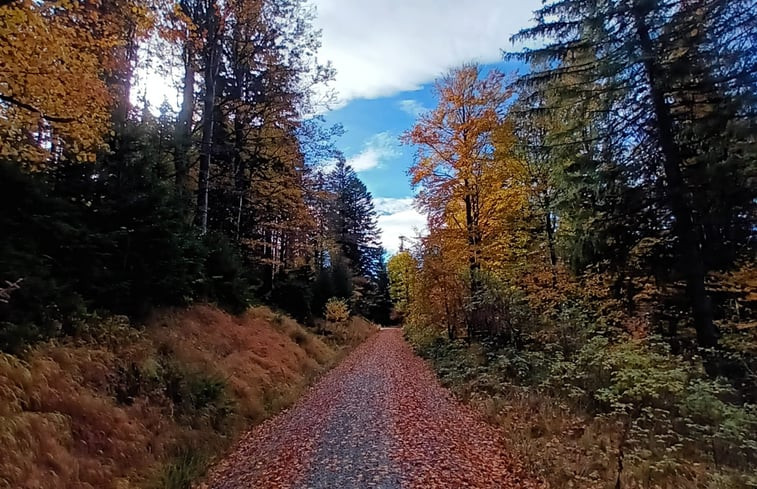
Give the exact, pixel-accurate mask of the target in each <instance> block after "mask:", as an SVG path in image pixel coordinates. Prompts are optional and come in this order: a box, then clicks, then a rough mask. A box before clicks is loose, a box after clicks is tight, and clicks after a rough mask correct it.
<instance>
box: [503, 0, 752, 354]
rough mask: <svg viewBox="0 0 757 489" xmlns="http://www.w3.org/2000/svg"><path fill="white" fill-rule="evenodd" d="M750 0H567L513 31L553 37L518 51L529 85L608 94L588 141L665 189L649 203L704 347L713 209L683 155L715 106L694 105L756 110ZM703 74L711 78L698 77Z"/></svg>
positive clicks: (572, 137) (575, 134) (580, 99)
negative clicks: (700, 202) (701, 200)
mask: <svg viewBox="0 0 757 489" xmlns="http://www.w3.org/2000/svg"><path fill="white" fill-rule="evenodd" d="M751 3H752V2H749V1H736V2H721V1H717V0H701V1H692V2H674V3H664V2H659V1H656V0H652V1H647V0H634V1H631V2H619V1H612V2H604V3H596V2H591V1H587V0H562V1H556V2H552V3H550V4H548V5H545V6H544V7H542V9H540V10H539V11H538V12H537V16H536V19H537V25H536V26H535V27H532V28H529V29H526V30H524V31H522V32H521V33H519V34H518V35H517V36H515V39H516V40H528V39H541V38H545V39H547V40H550V41H552V42H550V43H548V44H547V45H546V46H545V47H542V48H538V49H533V50H525V51H523V52H521V53H519V54H517V57H518V58H520V59H522V60H525V61H528V62H530V63H531V64H532V66H533V67H534V70H533V72H532V73H531V74H528V75H526V76H525V77H523V79H522V81H521V85H523V86H527V87H531V88H534V89H536V90H543V89H544V87H546V86H551V87H552V88H554V87H559V88H560V89H562V95H563V97H562V98H561V100H560V101H559V105H568V104H571V103H578V104H585V103H586V102H587V101H589V100H591V99H593V100H598V101H599V104H598V106H599V107H598V110H601V111H603V112H601V113H600V112H597V113H596V114H598V115H601V116H602V123H601V124H596V125H595V126H594V128H595V130H596V131H597V134H596V136H595V137H593V140H592V141H589V142H588V143H589V144H590V145H591V146H593V147H594V148H595V150H596V151H597V153H598V154H601V153H602V152H603V150H606V149H610V148H611V149H612V156H613V162H614V163H615V164H617V165H619V167H621V168H622V167H636V168H639V169H640V171H641V172H642V173H641V174H640V175H641V180H636V184H635V185H636V186H637V187H640V184H643V185H644V186H646V188H647V190H646V192H654V193H655V194H656V195H655V196H653V197H652V198H649V199H647V205H651V206H654V207H655V211H654V212H655V213H656V214H657V218H658V221H657V229H658V230H659V229H663V230H664V229H670V230H671V232H672V234H673V236H674V237H675V250H676V261H675V263H674V269H675V270H676V272H677V274H678V275H679V276H681V277H683V279H684V280H685V283H686V295H687V297H688V300H689V304H690V305H691V308H692V312H693V314H692V317H693V323H694V326H695V329H696V331H697V338H698V341H699V344H700V345H701V346H704V347H711V346H715V345H716V344H717V337H718V333H717V329H716V327H715V324H714V320H713V308H712V303H711V299H710V297H709V294H708V293H707V290H706V286H705V278H706V275H707V272H708V264H707V260H706V259H705V256H704V251H703V250H704V249H706V248H707V243H708V242H709V238H708V236H705V235H704V234H703V232H702V231H703V230H702V222H704V221H705V220H706V215H707V213H708V210H707V209H704V208H698V206H697V204H696V199H695V198H694V194H695V193H696V192H695V187H694V182H695V181H696V180H697V179H696V177H695V173H696V168H695V167H693V168H692V167H691V166H690V165H687V162H686V157H685V155H686V154H687V152H688V151H689V148H690V145H691V144H692V143H693V141H692V140H691V139H690V138H687V128H689V127H692V126H697V125H699V124H700V123H702V122H703V121H705V120H707V119H708V118H709V116H708V117H705V116H704V115H705V114H710V113H709V111H707V110H704V112H701V111H699V110H695V111H691V110H684V109H685V108H686V106H687V105H688V106H691V104H694V105H697V106H699V107H698V109H704V108H705V106H706V105H708V104H711V103H712V101H713V98H717V97H721V98H723V99H727V100H729V104H735V106H736V107H738V108H736V109H734V110H732V111H731V112H730V114H731V117H730V118H729V120H722V121H721V123H722V124H726V125H727V124H729V123H739V121H743V120H744V118H748V117H752V118H753V117H754V111H753V105H752V106H750V105H749V104H748V103H747V102H746V101H745V100H744V99H743V97H741V94H742V93H743V92H744V91H745V90H746V91H749V90H752V93H753V90H754V83H755V81H754V66H755V64H754V62H755V56H754V40H753V39H752V38H750V35H749V34H748V32H749V31H750V30H751V31H752V32H753V30H754V26H755V22H756V21H755V18H756V16H755V14H754V13H753V12H754V9H753V8H750V4H751ZM751 6H753V5H751ZM703 19H707V20H706V21H704V20H703ZM732 26H735V28H734V29H732V28H731V27H732ZM682 42H683V43H684V44H685V46H686V48H685V49H682V44H681V43H682ZM700 56H704V57H705V58H708V63H707V66H710V67H712V68H710V69H709V70H705V71H704V72H703V71H702V70H703V64H702V63H699V62H695V61H694V60H695V59H696V58H697V57H700ZM742 56H743V58H742ZM726 59H742V60H743V61H742V62H739V63H736V64H732V63H729V62H727V61H726ZM705 75H706V78H707V79H708V80H711V82H708V83H700V81H701V80H703V78H704V77H705ZM710 115H711V114H710ZM710 120H711V119H710ZM576 129H577V130H575V131H572V132H571V133H569V134H566V138H567V139H568V140H569V141H573V142H577V141H580V140H582V136H583V135H582V133H581V128H580V127H578V128H576ZM739 137H740V136H738V135H737V134H733V133H732V134H731V136H730V137H729V138H728V139H730V143H729V144H728V146H729V147H733V146H734V145H738V143H737V141H738V138H739ZM742 171H743V167H742ZM737 173H741V172H739V171H737ZM700 183H702V184H703V183H704V182H700ZM747 193H748V192H747ZM744 197H746V195H744ZM748 202H751V203H752V204H753V202H754V199H753V197H752V198H751V199H749V200H746V201H745V202H743V203H742V204H741V206H746V207H749V206H751V205H752V204H750V203H748ZM662 211H666V212H662Z"/></svg>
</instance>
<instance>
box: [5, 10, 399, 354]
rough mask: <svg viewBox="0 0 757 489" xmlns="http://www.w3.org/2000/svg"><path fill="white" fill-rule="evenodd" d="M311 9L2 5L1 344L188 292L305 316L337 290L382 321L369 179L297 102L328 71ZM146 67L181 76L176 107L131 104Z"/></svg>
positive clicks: (383, 297) (309, 107)
mask: <svg viewBox="0 0 757 489" xmlns="http://www.w3.org/2000/svg"><path fill="white" fill-rule="evenodd" d="M312 14H313V13H312V10H311V8H310V7H309V6H308V5H306V4H305V2H303V1H301V0H291V1H289V0H287V1H283V2H282V1H275V2H274V1H265V0H240V1H235V2H218V1H215V0H210V1H207V0H198V1H195V0H188V1H183V0H182V1H181V2H178V3H174V2H162V1H161V0H157V1H153V0H145V1H142V0H135V1H131V0H125V1H122V0H114V1H110V0H106V1H102V2H99V1H98V2H91V1H73V2H70V1H61V2H57V1H55V2H34V1H31V0H28V1H27V0H19V1H6V2H2V6H0V44H1V45H2V51H3V53H5V54H4V56H5V59H4V60H3V61H2V66H3V68H2V73H1V74H0V99H1V100H2V102H0V133H1V136H0V147H1V149H0V155H2V156H1V157H2V160H3V161H2V162H0V172H2V178H0V182H1V183H0V186H2V188H0V195H2V197H0V198H2V209H3V212H2V215H0V228H2V230H3V240H2V243H0V278H1V279H2V281H3V283H4V286H3V288H2V302H1V303H0V348H2V349H3V350H6V351H20V350H22V349H23V348H24V347H25V346H27V345H29V344H32V343H34V342H36V341H38V340H41V339H45V338H50V337H56V336H60V335H71V334H74V333H75V332H76V329H77V327H78V326H77V325H79V324H80V323H81V322H82V320H83V318H86V316H87V315H88V314H93V313H104V314H126V315H128V316H130V317H132V318H133V319H136V320H137V321H138V320H140V319H141V318H142V317H145V315H147V314H148V313H149V312H150V311H152V310H153V309H155V308H157V307H161V306H174V305H185V304H189V303H191V302H194V301H200V300H201V301H212V302H216V303H218V304H219V305H221V306H223V307H226V308H228V309H230V310H232V311H241V310H243V309H245V308H246V307H247V306H248V305H250V304H252V303H255V302H258V303H259V302H261V301H262V302H267V303H270V304H273V305H275V306H277V307H280V308H282V309H284V310H286V311H288V312H290V313H291V314H293V315H294V316H295V317H296V318H297V319H300V320H303V321H306V322H309V321H312V320H313V318H314V317H317V316H321V315H322V314H323V311H324V305H325V303H326V301H327V300H328V299H329V298H331V297H338V298H342V299H344V300H345V301H347V302H348V303H349V305H350V306H351V308H352V310H353V311H354V312H356V313H359V314H362V315H365V316H367V317H370V318H372V319H376V320H378V321H384V320H386V319H387V318H388V315H389V298H388V289H387V280H386V274H385V272H384V268H385V267H384V263H383V255H384V252H383V250H382V249H381V247H380V246H381V245H380V242H379V239H378V231H377V228H376V213H375V211H374V209H373V202H372V198H371V195H370V194H369V193H368V192H367V190H366V188H365V186H364V185H363V183H362V182H361V181H360V180H359V179H358V177H357V176H356V174H355V172H354V171H353V170H352V169H351V168H349V167H348V166H346V165H345V164H344V158H343V157H342V156H341V154H340V153H339V152H338V151H337V150H336V149H335V147H334V146H333V142H332V138H333V137H334V136H337V135H338V134H339V133H340V128H339V127H325V126H324V124H323V123H322V122H321V121H320V120H319V119H318V118H317V117H312V114H313V113H314V111H316V110H318V109H322V108H323V107H324V106H323V104H324V103H328V97H327V96H326V95H323V94H327V91H326V90H325V89H323V88H321V89H320V90H319V91H316V87H318V86H322V85H323V84H324V83H325V82H327V81H328V80H329V79H330V77H331V76H332V70H331V68H330V67H329V66H328V65H327V64H322V63H320V62H319V60H318V58H317V49H318V46H319V38H318V33H317V32H316V31H315V30H314V29H313V27H312V24H311V21H312ZM149 71H158V72H159V73H160V72H162V73H164V76H165V77H166V78H165V83H167V84H170V83H172V78H171V76H169V75H173V77H174V78H177V80H176V82H177V85H178V86H177V87H176V89H177V93H180V94H181V97H180V100H181V106H180V107H178V109H177V110H174V109H173V108H172V106H171V105H170V104H169V103H168V102H166V103H164V104H163V105H161V106H160V107H158V108H156V107H149V104H148V103H147V102H146V101H144V100H142V101H141V102H140V103H136V104H135V103H133V100H135V99H137V98H143V97H142V96H143V95H144V93H142V94H141V95H140V94H136V93H134V92H135V90H136V88H135V86H134V80H135V79H138V78H139V77H140V76H144V74H145V73H147V72H149ZM177 73H178V74H180V76H177ZM153 88H154V87H153ZM147 89H150V87H147V88H144V87H143V88H142V89H141V90H143V91H144V90H147ZM317 93H320V94H321V95H317ZM319 97H320V98H319ZM324 97H326V100H323V99H324Z"/></svg>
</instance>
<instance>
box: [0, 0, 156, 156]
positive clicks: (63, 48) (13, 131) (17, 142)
mask: <svg viewBox="0 0 757 489" xmlns="http://www.w3.org/2000/svg"><path fill="white" fill-rule="evenodd" d="M153 23H154V19H153V14H152V12H151V10H150V8H149V5H148V4H146V3H143V2H141V1H131V0H124V1H121V0H111V1H106V2H96V3H93V2H88V1H85V0H81V1H79V0H54V1H50V2H36V1H32V0H19V1H17V2H14V3H12V4H10V5H6V6H5V7H2V8H0V99H2V103H0V154H3V155H5V156H8V157H12V158H17V159H23V160H30V162H32V163H34V162H36V163H38V164H41V163H42V162H44V161H45V160H48V159H50V156H51V152H52V151H56V152H59V153H58V154H56V157H57V156H60V155H61V154H65V155H69V154H73V156H74V158H76V159H77V160H79V161H92V160H93V154H94V152H96V151H98V150H99V149H102V148H103V146H104V143H103V137H102V136H103V135H104V134H105V133H106V131H107V130H108V126H109V124H110V108H111V105H112V103H113V97H114V95H116V96H123V89H122V87H119V86H117V85H118V84H117V83H116V84H114V85H113V86H108V84H107V83H106V80H108V79H113V78H116V79H119V78H120V79H123V78H128V77H129V76H130V73H131V71H130V70H131V67H130V66H127V65H128V64H129V63H130V61H129V57H128V56H127V55H126V54H125V50H126V49H130V48H129V47H128V46H129V45H130V44H131V43H133V42H134V41H136V40H138V39H140V38H142V37H144V36H146V35H148V33H149V31H150V29H151V28H152V25H153ZM127 81H128V80H127Z"/></svg>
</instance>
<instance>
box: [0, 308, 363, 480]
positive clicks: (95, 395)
mask: <svg viewBox="0 0 757 489" xmlns="http://www.w3.org/2000/svg"><path fill="white" fill-rule="evenodd" d="M356 321H357V324H356V326H355V327H356V329H357V332H355V331H351V332H346V331H345V332H341V333H339V335H340V336H339V337H338V339H336V340H335V338H336V337H337V335H332V336H331V337H330V338H329V340H328V342H329V344H326V343H325V342H324V341H322V340H321V339H320V338H319V337H318V336H316V335H315V334H313V333H311V332H309V331H307V330H306V329H304V328H302V327H301V326H300V325H298V324H297V323H296V322H294V321H293V320H291V319H289V318H287V317H284V316H281V315H278V314H275V313H273V312H272V311H270V310H269V309H266V308H256V309H252V310H250V311H249V312H247V313H245V314H243V315H242V316H239V317H233V316H230V315H228V314H226V313H224V312H222V311H219V310H217V309H215V308H213V307H210V306H196V307H193V308H191V309H189V310H186V311H168V312H165V313H162V314H160V315H158V316H156V317H155V318H154V319H153V320H152V321H150V323H149V326H148V327H147V328H146V330H145V331H144V333H143V334H136V335H135V334H133V330H131V331H132V332H128V333H127V332H126V330H116V331H112V332H110V333H109V334H112V336H113V337H112V339H113V341H103V340H102V338H98V341H97V342H96V343H95V342H93V341H92V340H89V341H81V340H80V341H76V342H75V341H71V342H69V343H67V344H54V343H49V344H44V345H41V346H39V347H37V348H35V349H34V350H33V351H31V352H30V353H29V354H28V355H27V356H26V357H24V359H23V360H22V359H19V358H17V357H15V356H12V355H4V354H2V355H0V488H2V489H5V488H8V489H10V488H14V489H15V488H19V489H20V488H29V489H32V488H34V489H45V488H51V489H52V488H56V489H69V488H70V489H74V488H77V489H78V488H93V489H94V488H97V489H101V488H102V489H107V488H118V489H127V488H130V487H146V486H153V487H155V485H157V486H159V487H165V486H166V484H167V483H166V482H160V483H155V482H154V481H155V480H156V478H157V477H160V476H161V475H160V474H161V473H162V472H163V470H162V467H164V466H165V467H172V470H173V469H175V468H176V463H175V461H176V456H177V455H181V454H182V453H186V450H184V451H182V447H201V446H202V447H205V448H206V449H208V448H209V449H210V450H211V451H217V450H220V449H222V447H224V446H226V445H227V444H228V443H229V441H230V440H231V439H232V437H233V436H232V435H233V434H234V433H235V432H237V430H238V429H240V428H242V427H243V426H246V425H248V424H249V423H250V422H253V423H254V422H259V421H260V420H262V419H264V418H265V417H267V416H270V415H272V414H274V413H275V412H276V411H278V410H280V409H281V408H282V407H284V406H287V405H288V404H290V403H291V402H293V401H294V400H295V399H296V398H297V397H298V396H299V395H300V394H301V392H302V391H303V389H304V388H305V387H306V386H307V384H308V383H309V382H310V381H311V380H312V379H313V377H314V376H317V375H318V374H319V373H320V372H322V371H323V370H324V369H325V368H327V367H329V366H330V365H331V364H333V362H335V361H336V359H337V358H338V357H339V354H340V349H339V348H336V346H337V345H339V341H341V340H342V339H344V341H345V342H346V341H347V340H348V339H349V340H350V341H358V338H359V337H360V336H361V335H363V334H365V333H367V332H369V330H373V329H374V327H372V326H370V325H369V324H367V323H365V324H364V323H362V322H361V321H359V320H356ZM124 335H126V336H124ZM127 336H128V339H126V340H125V339H124V338H125V337H127ZM362 337H363V338H364V337H365V336H362ZM104 345H107V346H104ZM167 366H169V367H170V368H171V369H173V370H171V371H170V372H169V373H173V374H174V375H175V371H178V372H185V373H186V375H190V377H188V378H190V379H194V378H195V377H196V378H199V379H200V380H202V381H207V382H210V383H209V385H211V386H213V385H214V384H213V383H212V382H215V380H214V379H218V382H220V385H222V386H225V387H223V390H224V392H225V394H223V396H222V397H223V398H224V399H225V398H226V397H228V399H229V401H230V403H231V405H233V410H232V411H231V412H230V414H229V415H228V416H227V418H229V419H228V421H229V422H228V423H225V424H224V426H225V428H223V429H221V428H219V427H218V426H216V424H217V423H216V419H215V418H214V417H213V416H216V417H218V416H221V415H224V416H225V411H223V410H222V409H218V410H216V411H213V412H212V413H211V411H209V409H208V408H205V407H203V408H202V409H200V408H199V407H198V408H197V409H198V411H197V412H196V413H194V412H193V413H189V414H188V413H187V412H186V411H187V408H186V407H183V408H182V407H181V406H179V405H177V404H176V401H175V400H172V399H171V396H170V394H168V393H167V392H168V390H169V389H168V388H167V387H166V385H167V383H166V382H167V381H165V380H162V378H161V376H164V377H165V376H166V375H168V374H166V371H167V368H168V367H167ZM191 376H195V377H191ZM208 379H210V380H208ZM124 392H128V393H129V394H128V396H127V395H126V394H124ZM219 403H220V401H219ZM223 406H225V405H222V406H221V407H223ZM181 409H183V411H182V410H181ZM218 412H220V413H221V415H219V414H218ZM209 413H210V414H209ZM229 426H231V427H230V428H229ZM169 462H171V463H172V464H173V465H171V464H169ZM192 463H194V464H196V465H198V466H201V465H202V464H198V463H197V462H196V460H193V461H192ZM178 470H181V468H179V469H178ZM180 478H181V477H179V479H180ZM161 480H163V479H161ZM172 484H173V483H172ZM181 484H184V483H183V482H180V483H177V485H176V487H180V486H181Z"/></svg>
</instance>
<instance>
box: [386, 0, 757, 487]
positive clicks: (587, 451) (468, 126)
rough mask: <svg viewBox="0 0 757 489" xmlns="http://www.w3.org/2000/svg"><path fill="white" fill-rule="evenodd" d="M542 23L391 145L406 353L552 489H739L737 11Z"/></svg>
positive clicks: (752, 349)
mask: <svg viewBox="0 0 757 489" xmlns="http://www.w3.org/2000/svg"><path fill="white" fill-rule="evenodd" d="M755 7H756V5H755V3H754V2H753V1H739V0H734V1H728V2H724V1H718V0H698V1H697V0H694V1H681V2H662V1H608V2H593V1H586V0H560V1H552V2H546V3H545V4H544V5H543V7H542V8H541V9H540V10H538V11H537V12H536V13H535V22H534V23H533V25H532V26H531V27H528V28H525V29H524V30H522V31H520V32H519V33H518V34H516V35H515V36H514V38H513V41H514V42H516V44H519V45H525V46H531V47H529V48H523V49H521V50H520V51H515V52H507V53H506V54H505V56H506V57H507V58H508V59H511V60H517V61H521V62H524V63H527V64H528V67H529V69H528V71H527V72H525V73H521V74H519V75H517V76H516V75H512V74H503V73H500V72H498V71H496V70H486V69H483V68H482V67H480V66H477V65H475V64H470V65H466V66H463V67H460V68H458V69H455V70H452V71H451V72H449V73H448V74H447V75H446V76H444V77H442V78H440V79H439V80H437V83H436V95H437V98H438V104H437V106H436V107H435V108H434V109H432V110H430V111H428V112H426V113H424V114H422V115H421V116H420V117H419V118H418V120H417V122H416V124H415V126H414V127H413V128H412V129H411V130H410V131H408V132H407V133H405V135H404V136H403V141H404V142H405V143H406V144H408V145H411V146H413V147H414V148H416V150H417V154H416V158H415V162H414V164H413V166H412V167H411V168H410V170H409V175H410V178H411V179H412V182H413V184H415V185H416V188H417V189H418V193H417V197H416V204H417V205H418V206H419V207H420V209H422V210H423V211H424V212H425V213H426V214H427V215H428V227H429V233H428V235H425V236H419V237H418V238H417V239H416V240H414V244H413V246H411V247H409V248H408V249H405V250H402V251H401V252H400V253H398V254H396V255H395V256H393V257H392V258H391V259H390V260H389V262H388V269H389V278H390V290H391V294H392V298H393V300H394V301H395V304H396V307H397V309H398V312H399V313H401V314H402V315H403V317H404V320H405V322H406V335H407V336H408V338H409V339H410V340H411V342H413V344H414V345H415V347H416V349H417V350H418V351H419V352H420V353H421V354H422V355H423V356H425V357H427V358H428V359H429V360H430V361H431V362H432V363H433V364H434V366H435V368H436V369H437V372H438V374H439V375H440V376H441V378H442V379H443V381H444V382H445V384H446V385H449V386H450V387H452V388H453V389H454V390H455V391H456V392H457V393H458V394H459V395H460V396H461V397H463V398H464V399H468V400H470V401H471V402H472V403H473V404H474V405H477V406H478V407H480V408H481V409H483V410H484V412H486V413H487V415H488V416H489V417H490V418H491V420H492V421H493V422H495V423H498V424H501V425H502V426H503V427H504V428H505V433H507V435H506V437H507V438H509V442H510V444H511V449H513V450H515V451H517V452H518V453H519V454H521V455H522V456H523V457H524V458H525V459H526V460H527V461H528V463H530V464H532V466H534V467H537V468H538V471H539V472H540V473H541V475H542V476H543V477H545V478H546V479H547V480H549V481H550V482H552V483H553V486H554V487H581V488H589V487H591V488H593V487H597V488H603V487H615V488H621V487H639V488H641V487H643V488H689V487H690V488H695V487H696V488H713V489H714V488H737V487H739V488H741V487H754V485H755V484H757V479H755V462H756V461H757V459H755V455H756V454H757V452H756V449H757V437H756V436H755V433H757V430H756V428H757V406H756V403H757V397H756V396H757V376H756V372H757V370H756V369H757V361H756V357H755V353H757V322H756V319H757V318H756V317H755V305H756V304H757V294H756V293H755V292H756V289H755V286H756V285H757V272H756V271H755V229H757V228H755V223H756V222H755V203H756V202H757V200H755V197H757V194H756V193H755V189H757V185H756V183H757V181H756V180H755V176H757V175H756V174H755V169H756V166H755V163H756V162H757V98H756V97H757V45H756V44H757V36H756V35H755V33H757V8H755Z"/></svg>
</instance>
